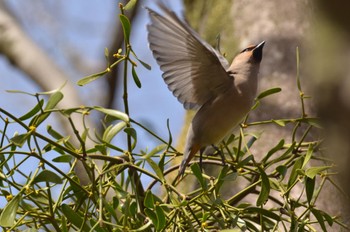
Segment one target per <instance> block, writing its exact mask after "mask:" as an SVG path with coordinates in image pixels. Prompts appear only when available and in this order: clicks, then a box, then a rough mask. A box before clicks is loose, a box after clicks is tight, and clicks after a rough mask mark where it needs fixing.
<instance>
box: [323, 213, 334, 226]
mask: <svg viewBox="0 0 350 232" xmlns="http://www.w3.org/2000/svg"><path fill="white" fill-rule="evenodd" d="M320 213H321V214H322V216H323V218H324V219H326V221H327V222H328V224H329V225H330V226H332V225H333V222H334V220H333V218H332V217H331V216H330V215H328V214H327V213H325V212H324V211H321V210H320Z"/></svg>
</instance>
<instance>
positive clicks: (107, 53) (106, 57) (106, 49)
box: [105, 48, 109, 66]
mask: <svg viewBox="0 0 350 232" xmlns="http://www.w3.org/2000/svg"><path fill="white" fill-rule="evenodd" d="M105 59H106V62H107V63H109V51H108V48H105ZM108 66H109V65H108Z"/></svg>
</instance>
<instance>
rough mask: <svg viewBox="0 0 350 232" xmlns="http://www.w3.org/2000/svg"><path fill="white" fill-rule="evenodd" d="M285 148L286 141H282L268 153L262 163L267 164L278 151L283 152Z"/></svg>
mask: <svg viewBox="0 0 350 232" xmlns="http://www.w3.org/2000/svg"><path fill="white" fill-rule="evenodd" d="M283 146H284V139H281V141H279V143H278V144H277V145H276V146H275V147H273V148H272V149H271V150H270V151H269V152H268V153H267V155H266V156H265V157H264V158H263V160H262V161H261V163H263V164H264V163H266V161H267V160H268V159H269V158H270V157H271V156H272V155H273V154H274V153H276V152H277V151H279V150H281V149H282V148H283Z"/></svg>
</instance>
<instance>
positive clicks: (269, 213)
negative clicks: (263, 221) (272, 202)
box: [244, 207, 281, 221]
mask: <svg viewBox="0 0 350 232" xmlns="http://www.w3.org/2000/svg"><path fill="white" fill-rule="evenodd" d="M244 211H246V212H248V213H249V212H252V213H258V214H260V215H263V216H265V217H267V218H271V219H273V220H276V221H280V220H281V218H280V216H278V215H277V214H275V213H274V212H272V211H269V210H266V209H263V208H258V207H248V208H246V209H244Z"/></svg>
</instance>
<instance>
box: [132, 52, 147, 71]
mask: <svg viewBox="0 0 350 232" xmlns="http://www.w3.org/2000/svg"><path fill="white" fill-rule="evenodd" d="M130 50H131V53H132V54H133V55H134V57H135V58H136V60H138V61H139V62H140V63H141V64H142V66H143V67H145V68H146V69H148V70H151V69H152V68H151V65H149V64H147V63H145V62H144V61H142V60H140V59H139V58H138V57H137V55H136V54H135V52H134V51H133V50H132V48H130Z"/></svg>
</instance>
